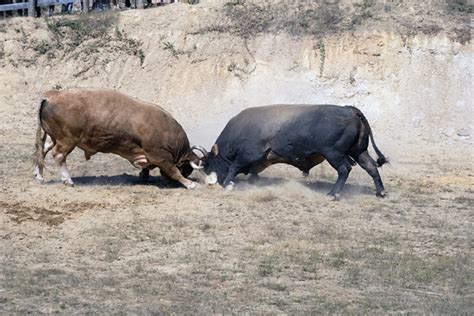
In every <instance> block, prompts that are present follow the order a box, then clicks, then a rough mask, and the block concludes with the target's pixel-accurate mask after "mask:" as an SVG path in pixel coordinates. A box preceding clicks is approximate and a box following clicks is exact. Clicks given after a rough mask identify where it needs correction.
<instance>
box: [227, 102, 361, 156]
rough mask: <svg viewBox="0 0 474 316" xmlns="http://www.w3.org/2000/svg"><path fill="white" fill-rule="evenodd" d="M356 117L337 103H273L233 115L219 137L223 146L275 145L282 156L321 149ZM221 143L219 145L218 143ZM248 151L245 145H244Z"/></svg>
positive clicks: (269, 146) (265, 147)
mask: <svg viewBox="0 0 474 316" xmlns="http://www.w3.org/2000/svg"><path fill="white" fill-rule="evenodd" d="M352 118H354V114H353V111H352V110H351V109H350V108H349V107H344V106H337V105H286V104H280V105H270V106H262V107H254V108H249V109H246V110H244V111H242V112H240V113H239V114H238V115H236V116H235V117H234V118H232V119H231V120H230V121H229V123H228V124H227V126H226V127H225V128H224V130H223V132H222V133H221V135H220V136H219V138H218V145H219V147H220V148H221V147H222V148H225V147H226V146H227V147H232V148H233V149H235V148H236V147H241V146H248V147H252V148H257V147H262V150H266V149H268V148H272V149H273V150H275V151H277V152H279V153H280V154H282V155H289V156H292V155H293V154H294V152H296V153H298V154H301V153H302V152H306V151H311V152H314V151H315V150H322V148H321V147H323V146H325V144H331V143H334V142H335V141H336V138H337V137H338V136H339V135H340V134H341V133H342V132H343V131H344V129H345V128H346V127H347V124H348V122H350V121H351V120H352ZM219 142H220V144H219ZM242 150H245V148H242Z"/></svg>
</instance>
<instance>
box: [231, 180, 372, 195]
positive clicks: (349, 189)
mask: <svg viewBox="0 0 474 316" xmlns="http://www.w3.org/2000/svg"><path fill="white" fill-rule="evenodd" d="M290 181H292V180H288V179H284V178H273V177H260V178H259V179H258V180H257V181H256V182H253V183H251V182H249V181H248V180H243V179H242V180H241V181H239V184H240V185H242V184H245V185H248V186H256V187H271V186H276V185H284V184H286V183H289V182H290ZM296 182H298V183H300V184H302V185H304V186H306V187H307V188H309V189H311V190H312V191H315V192H319V193H323V194H327V193H329V192H330V191H331V189H332V188H333V186H334V182H330V181H324V180H316V181H308V180H305V179H298V180H296ZM341 194H342V196H350V195H358V194H363V195H374V194H375V191H374V188H372V187H370V186H367V185H360V184H351V183H346V184H345V185H344V188H343V189H342V192H341Z"/></svg>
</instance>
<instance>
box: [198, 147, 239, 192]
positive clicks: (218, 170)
mask: <svg viewBox="0 0 474 316" xmlns="http://www.w3.org/2000/svg"><path fill="white" fill-rule="evenodd" d="M192 149H193V152H194V153H195V154H196V155H198V157H199V159H200V160H199V164H196V163H194V162H192V161H191V162H190V165H191V166H192V167H193V168H194V169H196V170H199V171H201V172H203V173H204V174H205V175H206V178H205V182H206V184H210V185H213V184H216V183H219V184H221V185H222V184H223V182H224V179H225V177H226V175H227V171H228V169H229V166H230V162H228V161H226V160H225V159H224V158H223V157H222V156H220V155H219V152H218V149H217V145H214V146H212V149H211V151H210V152H207V151H206V149H205V148H204V147H202V146H193V147H192Z"/></svg>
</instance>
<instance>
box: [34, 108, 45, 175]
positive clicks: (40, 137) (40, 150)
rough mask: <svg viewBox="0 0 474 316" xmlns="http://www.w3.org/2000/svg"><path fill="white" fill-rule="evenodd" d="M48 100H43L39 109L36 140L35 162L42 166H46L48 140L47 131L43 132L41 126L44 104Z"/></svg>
mask: <svg viewBox="0 0 474 316" xmlns="http://www.w3.org/2000/svg"><path fill="white" fill-rule="evenodd" d="M46 102H47V101H46V100H44V99H43V100H41V102H40V106H39V109H38V128H37V129H36V142H35V149H36V150H35V153H34V154H33V162H34V164H35V165H36V166H39V167H40V168H43V167H44V142H45V141H46V136H47V135H46V133H43V127H42V126H41V111H42V109H43V106H44V105H45V104H46Z"/></svg>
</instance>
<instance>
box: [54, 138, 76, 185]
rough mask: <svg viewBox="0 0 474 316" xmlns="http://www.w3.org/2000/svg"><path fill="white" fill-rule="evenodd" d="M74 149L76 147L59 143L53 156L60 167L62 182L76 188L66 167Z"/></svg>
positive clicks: (55, 146)
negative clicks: (68, 157)
mask: <svg viewBox="0 0 474 316" xmlns="http://www.w3.org/2000/svg"><path fill="white" fill-rule="evenodd" d="M73 149H74V145H68V144H62V143H59V142H58V143H56V144H55V145H54V147H53V148H52V155H53V157H54V160H55V161H56V163H57V164H58V166H59V173H60V176H61V180H62V181H63V183H64V184H65V185H67V186H74V182H72V179H71V175H70V174H69V170H68V168H67V165H66V158H67V156H68V155H69V153H70V152H71V151H72V150H73Z"/></svg>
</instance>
